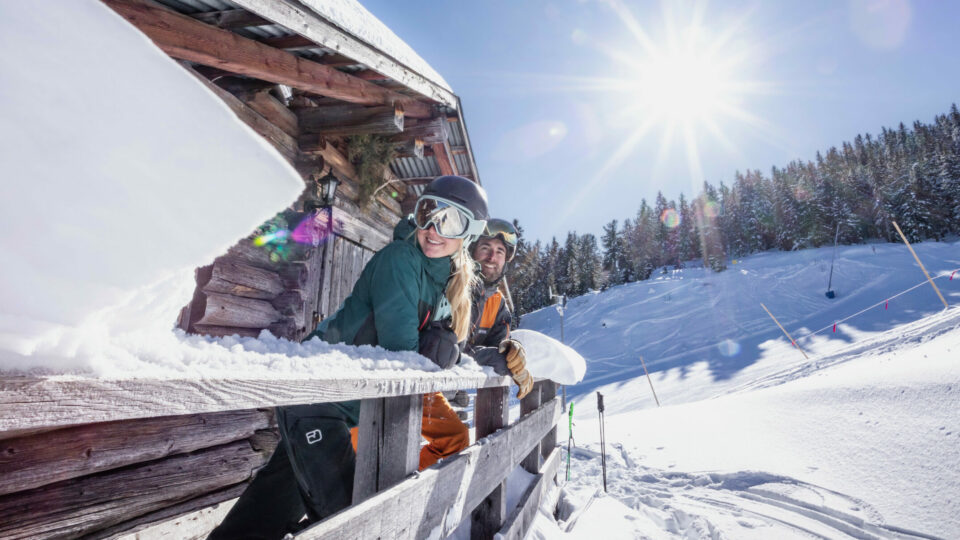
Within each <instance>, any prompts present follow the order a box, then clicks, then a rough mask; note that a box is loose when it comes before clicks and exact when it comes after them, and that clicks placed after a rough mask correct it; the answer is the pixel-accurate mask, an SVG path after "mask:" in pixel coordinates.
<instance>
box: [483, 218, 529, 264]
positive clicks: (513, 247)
mask: <svg viewBox="0 0 960 540" xmlns="http://www.w3.org/2000/svg"><path fill="white" fill-rule="evenodd" d="M483 236H484V237H487V238H499V239H500V240H501V241H502V242H503V244H504V245H505V246H506V247H507V261H508V262H509V261H510V260H511V259H513V256H514V255H515V254H516V252H517V242H519V240H520V239H519V237H518V235H517V229H516V228H514V226H513V224H512V223H510V222H509V221H507V220H505V219H488V220H487V227H486V229H485V230H484V231H483Z"/></svg>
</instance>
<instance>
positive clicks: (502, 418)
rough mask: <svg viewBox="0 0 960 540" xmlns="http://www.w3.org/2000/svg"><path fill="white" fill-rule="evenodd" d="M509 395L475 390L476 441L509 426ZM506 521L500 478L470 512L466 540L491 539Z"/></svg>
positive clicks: (503, 391) (504, 391) (503, 486)
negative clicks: (468, 532) (471, 539)
mask: <svg viewBox="0 0 960 540" xmlns="http://www.w3.org/2000/svg"><path fill="white" fill-rule="evenodd" d="M509 391H510V389H509V388H508V387H501V388H481V389H479V390H477V399H476V401H475V402H474V413H473V414H474V420H473V423H474V426H475V429H476V439H477V440H478V441H479V440H480V439H482V438H484V437H487V436H489V435H491V434H492V433H495V432H496V431H497V430H498V429H501V428H503V426H505V425H507V422H509V414H510V408H509V403H508V401H509V399H510V394H509ZM506 518H507V485H506V478H504V480H503V481H502V482H501V483H500V484H499V485H497V486H496V487H495V488H494V489H493V491H491V492H490V494H489V495H487V496H486V497H485V498H484V499H483V501H481V502H480V504H479V505H477V507H476V508H474V509H473V511H472V512H471V521H472V523H471V526H470V538H473V539H475V540H486V539H489V538H493V535H494V534H496V532H497V531H499V530H500V527H502V526H503V522H504V520H505V519H506Z"/></svg>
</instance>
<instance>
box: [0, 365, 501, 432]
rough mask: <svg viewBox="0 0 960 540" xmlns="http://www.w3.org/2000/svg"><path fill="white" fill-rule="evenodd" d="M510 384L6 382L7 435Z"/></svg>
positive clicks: (2, 390) (1, 387)
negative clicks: (85, 425) (134, 419)
mask: <svg viewBox="0 0 960 540" xmlns="http://www.w3.org/2000/svg"><path fill="white" fill-rule="evenodd" d="M510 381H511V379H509V378H507V377H489V378H488V377H487V376H485V375H482V374H470V375H464V374H457V375H453V374H451V373H450V372H448V371H437V372H420V371H411V372H409V373H403V374H397V373H395V372H391V371H378V370H370V371H366V372H363V373H358V374H356V375H353V376H349V375H348V376H339V377H328V378H322V377H314V378H305V377H302V376H298V377H292V378H290V379H289V380H283V379H279V380H278V379H257V378H247V379H240V378H225V379H167V380H151V379H120V380H116V379H114V380H111V379H70V380H66V379H63V378H37V377H2V378H0V410H3V415H0V433H3V432H8V431H14V430H24V429H37V428H54V427H63V426H70V425H77V424H89V423H93V422H109V421H113V420H124V419H131V418H150V417H156V416H174V415H182V414H200V413H207V412H217V411H230V410H237V409H256V408H263V407H277V406H284V405H300V404H306V403H320V402H328V401H349V400H352V399H366V398H375V397H387V396H401V395H408V394H426V393H430V392H441V391H444V390H459V389H470V388H478V387H489V386H508V385H509V384H510Z"/></svg>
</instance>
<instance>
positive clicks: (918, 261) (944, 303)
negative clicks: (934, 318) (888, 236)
mask: <svg viewBox="0 0 960 540" xmlns="http://www.w3.org/2000/svg"><path fill="white" fill-rule="evenodd" d="M893 227H894V228H895V229H897V232H898V233H900V238H903V243H904V244H906V245H907V249H909V250H910V253H912V254H913V258H914V259H916V260H917V264H919V265H920V269H921V270H923V275H925V276H927V281H929V282H930V286H931V287H933V290H935V291H937V296H939V297H940V301H941V302H943V307H944V308H949V307H950V306H949V305H947V301H946V300H944V298H943V295H942V294H940V289H938V288H937V284H936V283H934V282H933V280H932V279H930V274H928V273H927V269H926V268H924V266H923V263H922V262H920V257H917V252H916V251H914V250H913V246H911V245H910V242H908V241H907V237H906V236H904V234H903V231H901V230H900V226H899V225H897V222H896V221H894V222H893Z"/></svg>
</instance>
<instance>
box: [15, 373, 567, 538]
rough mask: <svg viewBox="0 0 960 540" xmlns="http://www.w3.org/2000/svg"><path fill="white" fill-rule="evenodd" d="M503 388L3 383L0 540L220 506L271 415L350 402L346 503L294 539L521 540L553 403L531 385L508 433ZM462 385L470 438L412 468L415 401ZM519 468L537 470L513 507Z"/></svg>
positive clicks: (548, 449)
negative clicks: (430, 463) (353, 461)
mask: <svg viewBox="0 0 960 540" xmlns="http://www.w3.org/2000/svg"><path fill="white" fill-rule="evenodd" d="M509 383H510V380H509V379H508V378H503V377H491V378H488V377H486V376H483V375H481V374H475V375H468V376H454V375H451V374H450V373H448V372H437V373H418V376H417V377H415V378H408V377H402V376H400V375H397V374H396V373H395V372H389V373H387V372H377V371H370V372H366V373H364V374H363V376H355V377H347V378H337V379H332V378H331V379H316V378H314V379H306V380H302V379H289V380H276V379H270V380H249V379H229V380H209V379H205V380H194V379H189V380H188V379H184V380H154V379H126V380H103V379H70V378H25V377H8V378H0V411H2V412H0V537H2V538H45V537H58V538H75V537H85V538H86V537H90V538H113V537H116V536H118V535H120V534H122V533H124V532H131V531H134V530H139V529H143V528H144V527H147V526H149V525H153V524H156V523H160V522H165V521H168V520H171V519H173V518H176V517H178V516H182V515H184V514H187V513H189V512H195V511H198V510H201V509H205V508H209V507H211V506H212V505H215V504H217V503H220V502H224V501H228V500H231V499H233V498H235V497H237V496H238V495H239V494H240V493H241V492H242V491H243V489H244V487H245V485H246V483H248V482H249V479H250V478H251V477H252V475H253V473H254V472H255V471H256V470H257V469H258V468H259V467H261V466H262V465H263V464H265V463H266V460H267V459H268V458H269V455H270V453H271V452H272V450H273V448H275V446H276V444H277V437H276V432H275V430H272V429H271V428H272V427H274V426H275V423H274V420H273V414H272V410H271V409H270V408H271V407H275V406H284V405H295V404H303V403H318V402H332V401H346V400H353V399H360V400H362V402H361V412H360V425H359V429H360V433H359V438H358V440H359V445H358V448H357V474H356V478H355V482H354V504H353V505H352V506H351V507H349V508H347V509H345V510H344V511H342V512H340V513H338V514H336V515H334V516H332V517H330V518H328V519H326V520H324V521H322V522H320V523H317V524H315V525H314V526H312V527H311V528H309V529H307V530H305V531H304V532H302V533H301V534H300V535H298V538H358V539H360V538H363V539H366V538H376V537H380V538H410V539H415V538H427V537H432V538H443V537H445V536H447V535H448V534H450V533H451V532H452V531H453V530H454V529H455V528H456V527H457V526H458V525H459V524H460V523H461V521H462V520H463V519H471V520H472V525H471V529H472V537H473V538H492V537H493V536H494V534H496V533H500V534H501V535H503V536H504V537H505V538H522V536H523V534H524V533H525V532H526V530H527V529H528V528H529V525H530V523H531V521H532V519H533V517H534V515H535V514H536V508H537V506H538V505H539V502H540V497H541V496H542V494H543V493H544V492H545V491H546V490H547V488H548V487H549V486H550V485H551V483H553V482H554V481H555V479H556V470H557V465H558V463H559V454H558V450H557V449H556V422H557V419H558V418H559V415H560V404H559V402H558V400H557V399H556V386H555V385H554V384H553V383H552V382H551V381H538V382H537V384H536V386H535V389H534V391H533V392H531V394H530V395H529V396H527V397H526V398H525V399H524V400H523V401H522V402H521V417H520V418H519V419H518V420H517V422H515V423H514V424H513V425H509V426H508V425H507V424H508V422H507V413H508V401H507V400H508V391H509ZM473 388H476V389H477V396H476V400H475V416H474V420H475V429H476V440H477V441H478V443H477V444H474V445H472V446H471V447H469V448H468V449H466V450H464V451H463V452H461V453H460V454H458V455H456V456H454V457H452V458H449V459H446V460H444V461H442V462H441V463H439V464H438V465H435V466H434V467H431V468H429V469H427V470H424V471H421V472H419V473H417V465H418V456H419V451H420V441H421V436H420V421H421V417H422V403H423V402H422V395H423V394H425V393H430V392H437V391H451V390H465V389H473ZM518 464H522V466H523V467H524V468H525V469H526V470H527V471H529V472H530V473H532V474H535V475H536V477H535V481H534V482H532V484H531V486H530V488H529V489H528V490H527V492H526V493H525V494H524V496H523V497H522V499H521V502H520V504H518V505H517V506H516V508H512V509H508V508H506V489H505V482H506V478H507V476H508V475H509V474H510V472H511V471H512V470H513V469H514V468H515V467H516V466H517V465H518ZM208 530H209V529H207V531H208ZM203 534H204V532H203V531H201V532H200V533H199V535H200V536H202V535H203Z"/></svg>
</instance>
